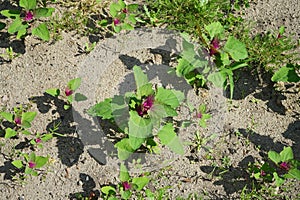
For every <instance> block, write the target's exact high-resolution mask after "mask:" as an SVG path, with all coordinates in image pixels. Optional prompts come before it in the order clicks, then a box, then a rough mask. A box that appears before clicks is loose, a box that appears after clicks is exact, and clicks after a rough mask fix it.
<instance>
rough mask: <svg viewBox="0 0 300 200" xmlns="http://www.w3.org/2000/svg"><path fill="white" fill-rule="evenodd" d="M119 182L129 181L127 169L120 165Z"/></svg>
mask: <svg viewBox="0 0 300 200" xmlns="http://www.w3.org/2000/svg"><path fill="white" fill-rule="evenodd" d="M119 178H120V181H122V182H125V181H129V179H130V176H129V172H128V169H127V167H126V166H125V165H124V164H123V163H122V164H121V166H120V177H119Z"/></svg>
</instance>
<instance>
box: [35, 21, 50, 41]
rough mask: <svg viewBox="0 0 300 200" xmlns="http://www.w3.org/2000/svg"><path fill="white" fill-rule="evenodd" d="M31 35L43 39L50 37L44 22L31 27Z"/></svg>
mask: <svg viewBox="0 0 300 200" xmlns="http://www.w3.org/2000/svg"><path fill="white" fill-rule="evenodd" d="M32 35H35V36H37V37H39V38H41V39H42V40H44V41H49V39H50V33H49V30H48V28H47V25H46V24H45V23H42V24H40V25H38V26H37V27H36V28H33V29H32Z"/></svg>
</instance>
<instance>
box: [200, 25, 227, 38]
mask: <svg viewBox="0 0 300 200" xmlns="http://www.w3.org/2000/svg"><path fill="white" fill-rule="evenodd" d="M204 28H205V29H206V31H207V32H208V34H209V36H210V38H211V39H213V38H214V37H216V36H219V37H218V38H219V39H221V38H222V37H220V36H222V35H223V33H224V30H225V29H224V27H223V26H222V24H221V23H220V22H213V23H211V24H209V25H207V26H205V27H204Z"/></svg>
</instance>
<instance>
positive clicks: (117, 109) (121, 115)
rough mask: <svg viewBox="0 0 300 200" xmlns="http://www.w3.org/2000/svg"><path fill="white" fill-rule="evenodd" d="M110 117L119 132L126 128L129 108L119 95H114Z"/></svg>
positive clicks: (124, 99)
mask: <svg viewBox="0 0 300 200" xmlns="http://www.w3.org/2000/svg"><path fill="white" fill-rule="evenodd" d="M111 110H112V116H113V119H114V120H115V123H116V124H117V125H118V127H119V128H120V129H121V130H123V131H124V130H125V128H127V127H128V119H129V108H128V103H127V102H126V98H124V96H121V95H115V96H114V97H113V98H112V101H111Z"/></svg>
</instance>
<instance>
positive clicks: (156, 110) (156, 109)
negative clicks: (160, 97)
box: [149, 103, 174, 121]
mask: <svg viewBox="0 0 300 200" xmlns="http://www.w3.org/2000/svg"><path fill="white" fill-rule="evenodd" d="M173 110H174V109H173ZM149 115H150V118H151V119H152V120H158V121H159V120H161V119H163V118H164V117H167V116H168V115H167V112H166V111H165V106H163V105H161V104H158V103H154V104H153V105H152V107H151V109H150V110H149Z"/></svg>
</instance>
